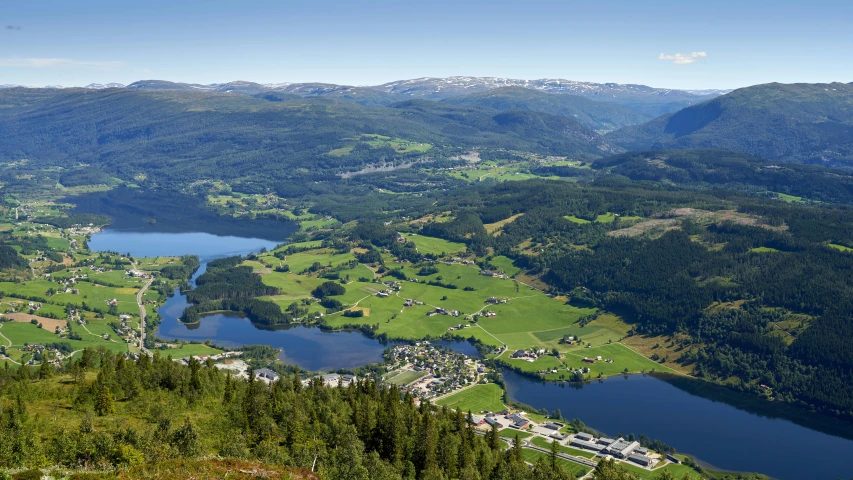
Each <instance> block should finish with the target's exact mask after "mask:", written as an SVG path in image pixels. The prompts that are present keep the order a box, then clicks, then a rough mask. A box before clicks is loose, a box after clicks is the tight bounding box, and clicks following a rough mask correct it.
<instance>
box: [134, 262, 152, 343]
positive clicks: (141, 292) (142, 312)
mask: <svg viewBox="0 0 853 480" xmlns="http://www.w3.org/2000/svg"><path fill="white" fill-rule="evenodd" d="M152 283H154V277H151V278H149V279H148V282H146V283H145V285H144V286H143V287H142V289H141V290H139V293H137V294H136V305H137V306H138V307H139V335H140V338H141V339H142V341H141V342H140V344H139V348H140V350H141V351H142V352H143V353H148V351H147V350H146V349H145V313H146V312H145V305H143V304H142V295H144V294H145V291H146V290H148V287H150V286H151V284H152Z"/></svg>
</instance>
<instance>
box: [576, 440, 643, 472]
mask: <svg viewBox="0 0 853 480" xmlns="http://www.w3.org/2000/svg"><path fill="white" fill-rule="evenodd" d="M569 445H571V446H573V447H576V448H580V449H583V450H589V451H593V452H596V453H597V454H598V455H599V456H606V455H610V456H612V457H614V458H618V459H621V460H627V461H629V462H633V463H636V464H637V465H640V466H642V467H650V466H652V465H653V464H654V463H656V462H657V459H655V458H652V457H650V456H649V449H648V448H645V447H643V446H641V445H640V442H636V441H629V440H625V439H624V438H622V437H619V438H617V439H613V438H606V437H601V438H595V437H594V436H592V435H590V434H589V433H578V434H575V435H574V436H573V437H572V440H571V442H570V443H569Z"/></svg>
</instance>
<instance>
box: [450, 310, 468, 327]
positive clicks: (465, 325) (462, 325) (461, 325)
mask: <svg viewBox="0 0 853 480" xmlns="http://www.w3.org/2000/svg"><path fill="white" fill-rule="evenodd" d="M455 311H456V310H454V312H455ZM453 316H454V317H458V316H459V315H453ZM465 328H471V324H470V323H466V324H462V323H460V324H459V325H456V326H453V327H450V328H448V329H447V331H448V332H453V331H456V330H463V329H465Z"/></svg>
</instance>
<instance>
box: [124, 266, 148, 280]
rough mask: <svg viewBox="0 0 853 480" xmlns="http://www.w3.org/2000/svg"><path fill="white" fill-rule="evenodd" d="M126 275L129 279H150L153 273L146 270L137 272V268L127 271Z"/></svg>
mask: <svg viewBox="0 0 853 480" xmlns="http://www.w3.org/2000/svg"><path fill="white" fill-rule="evenodd" d="M124 274H125V275H126V276H127V277H129V278H149V277H151V272H146V271H144V270H137V269H135V268H132V269H129V270H125V271H124Z"/></svg>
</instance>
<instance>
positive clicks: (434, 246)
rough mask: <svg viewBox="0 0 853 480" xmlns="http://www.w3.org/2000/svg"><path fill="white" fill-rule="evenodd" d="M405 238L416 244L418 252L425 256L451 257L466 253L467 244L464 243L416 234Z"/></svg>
mask: <svg viewBox="0 0 853 480" xmlns="http://www.w3.org/2000/svg"><path fill="white" fill-rule="evenodd" d="M404 237H405V238H406V240H408V241H410V242H412V243H414V244H415V246H416V247H417V248H418V251H419V252H420V253H422V254H424V255H442V254H447V255H450V254H453V253H459V252H464V251H465V244H463V243H456V242H449V241H447V240H443V239H441V238H435V237H425V236H423V235H415V234H407V235H404Z"/></svg>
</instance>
